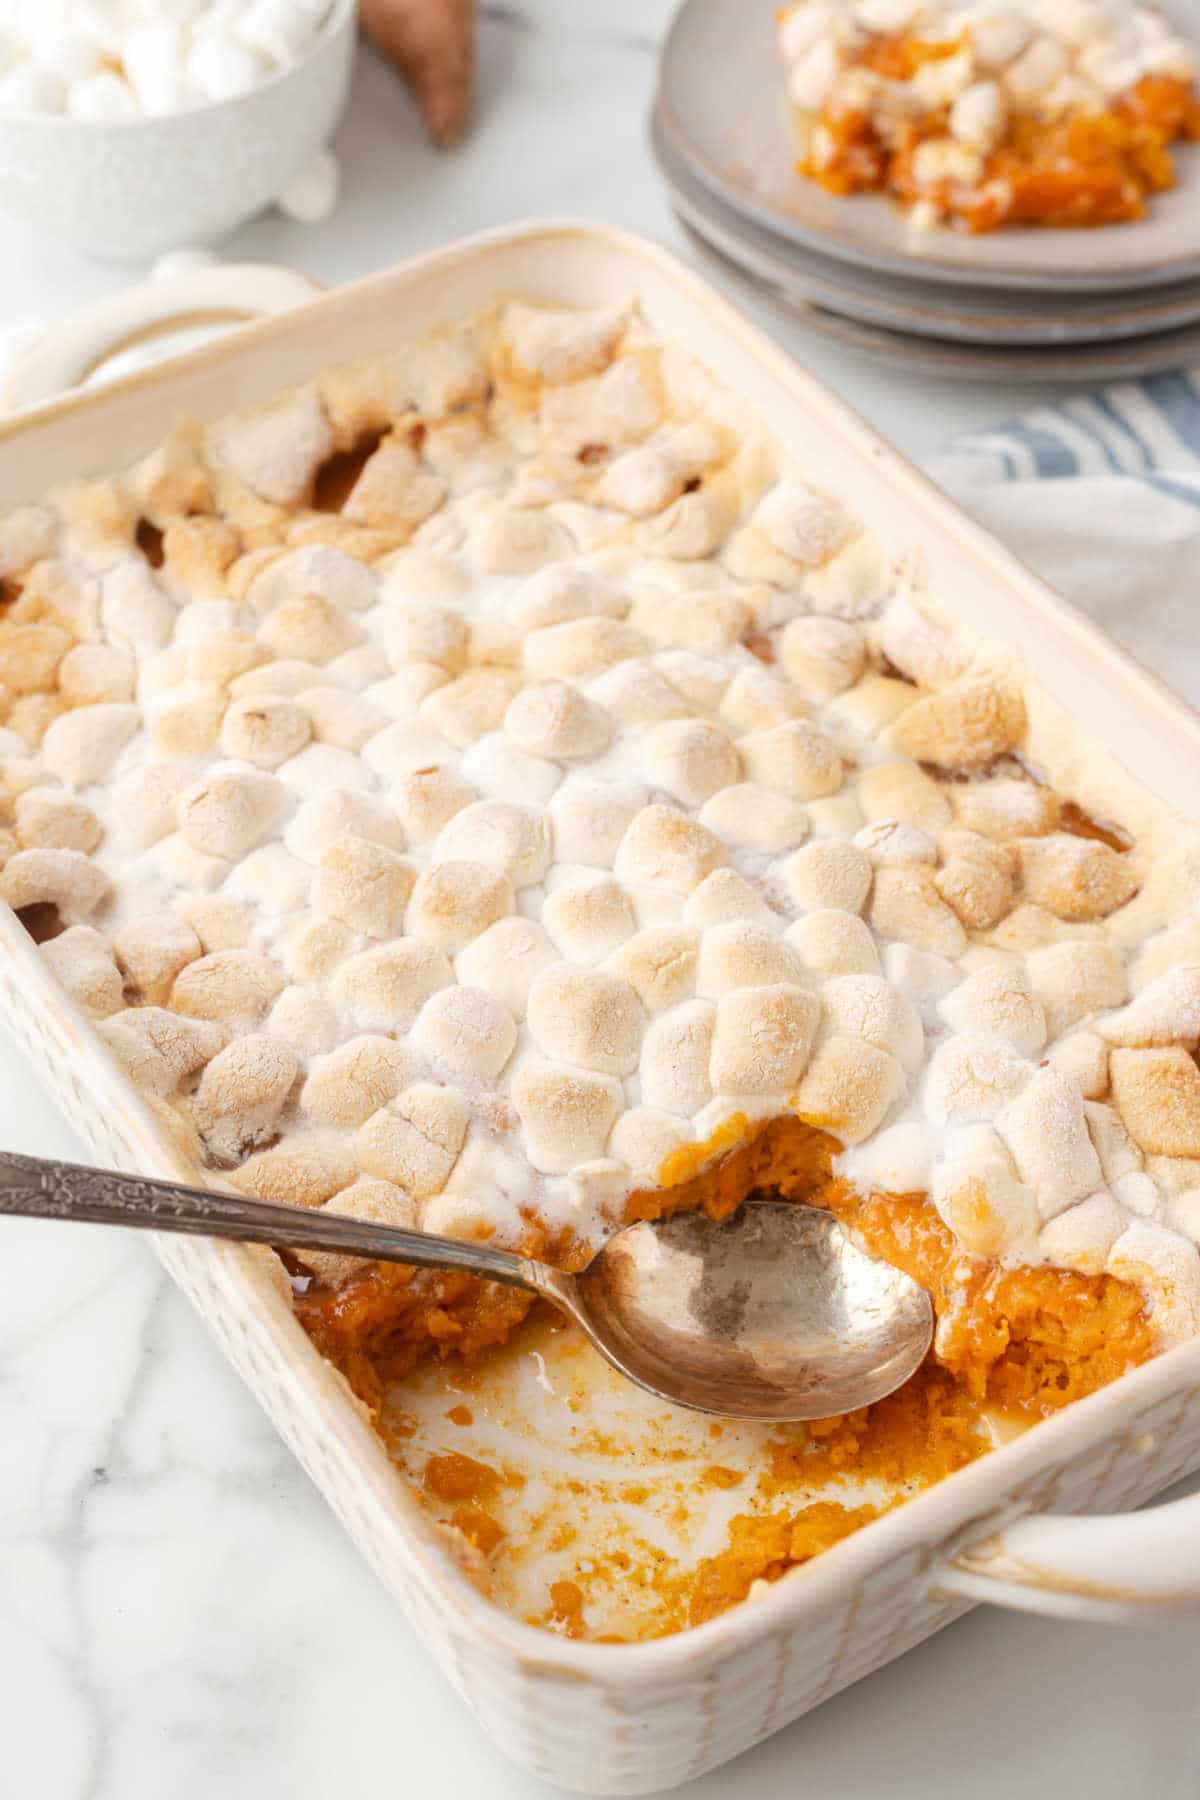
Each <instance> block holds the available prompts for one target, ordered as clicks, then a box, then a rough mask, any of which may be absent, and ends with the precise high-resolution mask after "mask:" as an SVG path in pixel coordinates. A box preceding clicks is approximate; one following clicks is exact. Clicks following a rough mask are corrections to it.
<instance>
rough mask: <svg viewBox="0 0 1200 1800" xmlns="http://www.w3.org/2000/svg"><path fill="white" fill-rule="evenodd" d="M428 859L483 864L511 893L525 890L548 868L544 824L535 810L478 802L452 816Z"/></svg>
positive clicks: (547, 832) (505, 803)
mask: <svg viewBox="0 0 1200 1800" xmlns="http://www.w3.org/2000/svg"><path fill="white" fill-rule="evenodd" d="M434 857H435V859H436V860H437V861H438V862H456V861H461V862H464V863H468V864H469V863H484V864H486V865H487V866H488V867H490V868H496V869H500V870H503V872H504V873H505V875H507V876H508V878H509V879H510V880H511V882H512V884H513V886H514V887H517V888H520V887H528V886H529V885H530V884H531V883H534V882H538V881H540V880H541V878H542V876H543V875H544V874H545V873H546V870H547V868H548V867H549V865H550V859H551V835H550V826H549V822H548V820H547V818H546V815H545V813H544V812H543V811H542V810H541V808H540V807H536V806H518V805H513V804H511V803H510V802H508V801H505V800H478V801H475V802H474V803H473V804H472V805H470V806H466V807H464V808H463V809H462V810H461V812H456V813H455V815H454V817H453V818H452V819H451V820H450V822H449V824H448V825H446V826H445V828H444V829H443V831H442V833H441V835H440V837H439V838H438V840H437V843H436V845H435V846H434ZM488 923H489V924H490V923H491V920H488Z"/></svg>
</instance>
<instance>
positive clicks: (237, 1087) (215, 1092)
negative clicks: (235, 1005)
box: [192, 1032, 300, 1162]
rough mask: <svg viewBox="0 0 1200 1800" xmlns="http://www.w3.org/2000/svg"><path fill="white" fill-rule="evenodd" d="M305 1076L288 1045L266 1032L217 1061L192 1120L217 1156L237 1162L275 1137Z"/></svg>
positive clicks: (221, 1054) (242, 1039) (209, 1070)
mask: <svg viewBox="0 0 1200 1800" xmlns="http://www.w3.org/2000/svg"><path fill="white" fill-rule="evenodd" d="M299 1073H300V1059H299V1057H298V1056H297V1055H296V1053H295V1051H294V1050H292V1049H290V1048H289V1047H288V1045H287V1044H281V1043H280V1042H279V1041H278V1039H277V1038H272V1037H268V1036H267V1035H266V1034H265V1033H263V1032H251V1033H250V1034H249V1036H247V1037H239V1038H235V1039H234V1041H233V1043H232V1044H229V1045H228V1046H227V1047H226V1048H225V1049H224V1050H221V1051H219V1052H218V1053H217V1055H216V1056H214V1057H213V1059H212V1061H211V1062H210V1063H209V1065H208V1067H207V1068H206V1069H205V1071H204V1073H203V1075H202V1076H201V1077H200V1085H199V1087H198V1088H197V1090H196V1097H195V1100H194V1101H193V1102H192V1115H193V1117H194V1119H195V1122H196V1125H197V1126H198V1128H199V1131H200V1135H201V1136H202V1137H203V1139H204V1141H205V1143H206V1144H207V1145H208V1147H209V1149H210V1150H211V1151H212V1153H213V1154H214V1155H215V1156H218V1157H220V1158H222V1159H224V1160H227V1161H230V1162H232V1161H235V1160H236V1159H238V1158H239V1157H241V1156H244V1155H245V1153H246V1151H247V1150H248V1149H251V1148H253V1146H254V1145H256V1144H261V1143H262V1141H263V1139H264V1138H267V1137H270V1136H271V1134H272V1133H273V1132H274V1130H275V1127H276V1125H277V1124H278V1121H279V1115H280V1113H281V1112H282V1111H283V1108H284V1104H285V1102H286V1100H287V1097H288V1095H289V1094H290V1093H291V1090H292V1088H293V1086H294V1085H295V1082H296V1078H297V1076H298V1075H299Z"/></svg>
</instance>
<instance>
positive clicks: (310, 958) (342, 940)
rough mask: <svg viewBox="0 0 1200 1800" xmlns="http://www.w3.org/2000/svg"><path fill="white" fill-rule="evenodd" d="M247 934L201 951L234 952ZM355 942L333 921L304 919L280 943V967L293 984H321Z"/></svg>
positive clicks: (353, 937)
mask: <svg viewBox="0 0 1200 1800" xmlns="http://www.w3.org/2000/svg"><path fill="white" fill-rule="evenodd" d="M191 916H192V915H191V914H190V913H189V917H191ZM247 935H248V933H246V934H243V936H242V937H241V939H240V940H239V941H238V942H237V943H233V944H218V945H207V944H206V945H205V948H206V949H231V950H236V949H238V948H240V947H241V945H242V944H244V943H245V941H246V936H247ZM358 941H359V940H358V939H357V938H356V937H355V935H354V933H353V932H352V931H350V930H348V929H347V927H346V926H345V925H342V924H339V922H338V921H337V920H336V919H322V918H318V917H315V916H313V917H309V918H304V919H301V920H300V921H299V922H298V923H297V924H296V925H294V926H293V927H292V929H291V930H290V931H289V932H288V933H287V935H286V937H285V938H284V940H283V966H284V968H285V969H286V970H287V972H288V974H289V975H290V976H291V978H292V980H293V981H325V980H327V979H328V977H329V976H330V975H332V974H333V971H334V970H335V969H336V968H337V966H338V964H339V963H340V962H342V961H343V960H344V959H345V958H346V957H347V956H348V955H349V954H350V952H351V950H352V949H353V948H354V946H355V944H356V943H357V942H358Z"/></svg>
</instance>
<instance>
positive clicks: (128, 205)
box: [0, 0, 357, 262]
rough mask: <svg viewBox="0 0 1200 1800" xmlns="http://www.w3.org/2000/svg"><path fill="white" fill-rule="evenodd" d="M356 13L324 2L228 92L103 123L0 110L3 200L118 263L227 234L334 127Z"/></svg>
mask: <svg viewBox="0 0 1200 1800" xmlns="http://www.w3.org/2000/svg"><path fill="white" fill-rule="evenodd" d="M356 16H357V6H356V0H333V4H332V7H331V9H330V15H329V18H328V20H327V21H326V23H325V25H324V26H323V28H322V30H321V32H320V34H319V36H318V37H317V38H316V39H315V41H314V42H313V44H312V45H311V47H310V48H309V49H308V51H307V52H306V53H305V55H304V56H302V57H301V58H300V59H299V60H298V61H297V62H295V63H292V64H291V65H290V66H289V67H288V68H286V69H283V70H281V71H280V72H279V73H278V74H277V75H274V76H272V77H271V78H270V79H269V80H267V81H264V82H263V83H262V85H261V86H259V87H256V88H252V89H251V90H250V92H249V93H246V94H239V95H238V96H237V97H236V99H233V100H213V101H209V102H207V103H205V104H203V105H200V106H193V107H190V108H188V110H187V111H185V112H178V113H168V114H165V115H163V116H161V117H154V118H140V119H128V120H121V121H118V122H114V123H112V124H109V123H101V122H98V121H93V120H91V119H72V118H67V117H64V116H63V115H61V114H31V115H29V116H24V115H21V116H17V115H7V116H4V117H0V208H3V210H4V211H6V212H9V213H13V214H15V215H16V216H17V217H18V218H22V219H27V220H28V221H29V222H30V223H31V224H34V225H39V226H44V227H45V229H46V230H47V231H49V232H53V233H54V235H55V236H57V237H62V238H67V239H69V240H70V241H71V242H72V243H73V244H75V245H77V246H78V247H79V248H80V249H81V250H87V251H90V252H91V253H92V254H93V255H95V256H101V257H105V258H108V259H111V260H113V261H116V262H137V261H141V260H144V259H146V258H148V257H152V256H156V255H158V254H160V253H161V252H162V251H164V250H170V249H174V248H175V247H176V246H177V245H180V244H195V243H204V242H208V241H210V240H212V239H216V238H219V237H222V236H224V234H225V233H226V232H229V231H232V230H233V228H234V227H235V226H236V225H240V224H241V223H242V222H243V220H245V219H248V218H250V217H252V216H253V214H254V213H256V212H261V211H262V209H263V207H265V206H269V205H270V204H271V202H272V201H273V200H275V199H276V198H277V197H278V196H279V194H280V193H282V191H283V189H284V188H285V187H286V186H287V184H288V182H289V181H290V180H291V179H292V177H293V176H294V175H296V174H298V173H299V171H300V170H301V169H302V168H303V167H304V165H305V164H306V163H307V162H308V160H309V158H310V157H311V156H312V155H313V154H314V153H315V152H316V151H317V150H319V149H320V148H321V146H322V145H323V144H325V143H326V142H327V141H328V139H329V138H330V136H331V135H332V133H333V130H334V127H335V126H336V124H337V122H338V119H339V117H340V116H341V112H342V108H343V107H344V105H345V102H346V92H347V88H348V86H349V80H350V67H351V63H352V61H353V57H354V45H355V32H356Z"/></svg>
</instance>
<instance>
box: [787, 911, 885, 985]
mask: <svg viewBox="0 0 1200 1800" xmlns="http://www.w3.org/2000/svg"><path fill="white" fill-rule="evenodd" d="M783 935H784V937H785V939H786V940H787V942H788V943H789V944H790V945H791V946H792V948H793V949H794V950H795V951H796V952H797V954H798V955H799V957H800V960H801V962H802V963H803V964H804V966H805V968H807V969H808V970H809V971H810V972H811V973H812V974H814V975H874V974H876V973H877V972H878V969H879V952H878V950H876V948H875V940H874V938H873V937H872V936H871V933H870V932H869V931H868V930H867V927H866V926H865V925H864V924H863V922H862V920H861V919H860V918H857V917H856V916H855V915H854V914H853V913H850V912H842V911H841V910H840V909H839V908H836V907H821V908H818V909H817V910H816V911H814V912H810V913H808V914H807V915H806V916H805V917H804V918H803V919H797V920H796V922H795V923H794V924H793V925H789V926H788V928H787V930H786V931H785V932H784V934H783Z"/></svg>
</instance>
